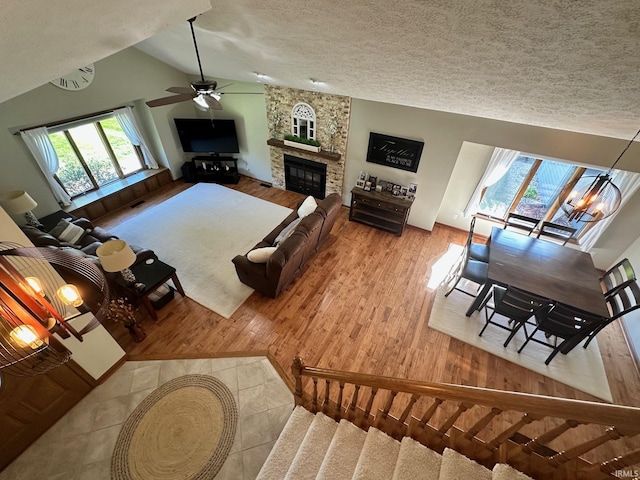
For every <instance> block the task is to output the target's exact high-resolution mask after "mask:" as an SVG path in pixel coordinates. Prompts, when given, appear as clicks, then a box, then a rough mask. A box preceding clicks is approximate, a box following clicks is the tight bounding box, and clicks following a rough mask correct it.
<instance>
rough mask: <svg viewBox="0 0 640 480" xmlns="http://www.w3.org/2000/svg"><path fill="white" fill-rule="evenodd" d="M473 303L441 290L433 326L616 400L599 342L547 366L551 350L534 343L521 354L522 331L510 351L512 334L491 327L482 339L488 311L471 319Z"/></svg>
mask: <svg viewBox="0 0 640 480" xmlns="http://www.w3.org/2000/svg"><path fill="white" fill-rule="evenodd" d="M460 283H461V284H462V283H463V282H460ZM471 301H472V298H471V297H469V296H468V295H465V294H463V293H460V292H457V291H454V292H452V293H451V295H449V297H445V296H444V290H443V289H440V290H438V291H437V292H436V298H435V300H434V303H433V309H432V310H431V316H430V317H429V326H430V327H431V328H433V329H435V330H438V331H440V332H443V333H446V334H447V335H449V336H451V337H454V338H457V339H458V340H461V341H463V342H465V343H468V344H470V345H473V346H474V347H478V348H480V349H482V350H484V351H486V352H489V353H492V354H494V355H496V356H498V357H501V358H504V359H505V360H509V361H510V362H513V363H515V364H517V365H520V366H522V367H524V368H528V369H529V370H533V371H534V372H538V373H541V374H542V375H545V376H547V377H549V378H553V379H554V380H557V381H558V382H561V383H564V384H566V385H569V386H571V387H573V388H575V389H577V390H581V391H583V392H586V393H589V394H591V395H593V396H594V397H598V398H601V399H603V400H606V401H608V402H612V401H613V398H612V397H611V390H610V389H609V382H608V381H607V375H606V373H605V371H604V365H603V363H602V357H601V356H600V350H599V348H598V343H597V339H594V340H593V341H592V342H591V343H590V344H589V346H588V347H587V348H586V349H585V348H582V344H580V345H578V346H577V347H576V348H574V349H573V350H572V351H571V352H569V353H568V354H566V355H563V354H562V353H558V355H556V356H555V357H554V359H553V360H552V361H551V363H550V364H549V365H548V366H547V365H545V364H544V361H545V360H546V358H547V357H548V356H549V354H550V353H551V352H552V351H553V350H552V349H551V347H546V346H544V345H540V344H538V343H535V342H533V341H531V342H529V343H528V344H527V346H526V347H524V350H522V353H518V349H519V348H520V346H521V345H522V344H523V343H524V341H525V340H526V337H525V334H524V331H522V330H520V331H519V332H518V333H517V334H516V336H515V337H513V339H512V340H511V342H510V343H509V345H507V347H506V348H505V347H503V346H502V344H503V343H504V342H505V340H506V339H507V337H508V336H509V332H508V331H506V330H503V329H501V328H500V327H496V326H495V325H489V326H488V327H487V329H486V330H485V331H484V333H483V334H482V337H479V336H478V333H480V330H482V327H483V326H484V324H485V316H484V310H481V311H479V312H474V313H473V315H471V317H466V316H465V312H466V310H467V308H468V307H469V305H470V304H471ZM489 314H491V311H489ZM500 318H501V317H500V316H499V315H496V316H495V317H494V320H499V319H500ZM502 318H504V317H502ZM505 320H506V319H505ZM505 323H506V321H505ZM527 329H528V331H529V332H531V331H532V329H533V327H530V326H527Z"/></svg>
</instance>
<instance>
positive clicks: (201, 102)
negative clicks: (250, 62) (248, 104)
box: [146, 17, 260, 110]
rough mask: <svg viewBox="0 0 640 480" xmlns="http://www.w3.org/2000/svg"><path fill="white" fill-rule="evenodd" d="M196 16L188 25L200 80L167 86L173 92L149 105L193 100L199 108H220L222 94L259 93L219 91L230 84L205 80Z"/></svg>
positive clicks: (168, 90) (156, 105) (149, 102)
mask: <svg viewBox="0 0 640 480" xmlns="http://www.w3.org/2000/svg"><path fill="white" fill-rule="evenodd" d="M195 19H196V17H193V18H190V19H189V26H190V27H191V36H192V37H193V46H194V47H195V50H196V58H197V59H198V68H199V70H200V80H196V81H194V82H191V87H169V88H167V90H166V91H167V92H171V93H175V94H176V95H172V96H170V97H163V98H157V99H156V100H150V101H148V102H146V103H147V105H148V106H150V107H159V106H162V105H171V104H172V103H178V102H185V101H187V100H193V101H194V102H195V104H196V106H197V107H198V108H199V109H200V110H209V109H212V110H222V104H221V103H220V98H221V97H222V95H224V94H231V93H233V94H241V95H248V94H260V92H221V91H220V90H221V89H223V88H225V87H228V86H229V85H231V84H230V83H229V84H228V85H224V86H222V87H220V88H217V87H218V82H216V81H213V80H205V79H204V74H203V73H202V64H201V63H200V53H199V52H198V43H197V42H196V34H195V32H194V30H193V22H194V21H195Z"/></svg>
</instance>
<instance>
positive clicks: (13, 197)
mask: <svg viewBox="0 0 640 480" xmlns="http://www.w3.org/2000/svg"><path fill="white" fill-rule="evenodd" d="M0 205H1V206H2V208H4V209H5V211H6V212H7V213H9V214H13V215H19V214H21V213H26V212H29V211H31V210H33V209H34V208H36V207H37V206H38V204H37V203H36V201H35V200H34V199H33V198H31V196H30V195H29V194H28V193H27V192H25V191H24V190H11V191H10V192H6V193H3V194H2V195H0Z"/></svg>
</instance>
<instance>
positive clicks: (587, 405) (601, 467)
mask: <svg viewBox="0 0 640 480" xmlns="http://www.w3.org/2000/svg"><path fill="white" fill-rule="evenodd" d="M291 371H292V373H293V376H294V381H295V385H294V395H295V400H296V405H302V406H303V407H305V408H307V409H308V410H310V411H311V412H313V413H316V412H318V411H321V412H323V413H324V414H326V415H328V416H330V417H332V418H334V419H335V420H336V421H339V420H341V419H346V420H348V421H351V422H352V423H354V424H355V425H357V426H358V427H360V428H362V429H363V430H368V428H369V427H375V428H378V429H380V430H382V431H384V432H385V433H387V434H388V435H390V436H391V437H393V438H396V439H398V440H401V439H402V437H404V436H409V437H411V438H413V439H415V440H417V441H418V442H420V443H422V444H423V445H425V446H427V447H429V448H431V449H433V450H436V451H438V452H440V453H441V452H442V451H443V450H444V448H445V447H448V448H452V449H454V450H456V451H458V452H460V453H462V454H463V455H466V456H467V457H469V458H472V459H473V460H476V461H477V462H479V463H481V464H483V465H485V466H486V467H488V468H492V467H493V465H495V464H496V463H509V464H511V465H512V466H513V467H515V468H517V469H518V470H520V471H522V472H524V473H526V474H528V475H530V476H531V477H533V478H539V479H543V478H544V479H574V478H575V479H585V480H596V479H610V478H620V477H626V478H634V477H633V476H634V475H636V476H637V475H638V472H639V471H640V469H638V468H636V469H634V468H632V466H633V465H635V464H637V463H640V448H638V447H637V446H634V445H633V443H634V442H635V443H636V445H640V443H639V442H637V440H639V439H640V437H636V435H638V434H639V433H640V408H634V407H625V406H620V405H608V404H603V403H596V402H587V401H581V400H570V399H563V398H556V397H546V396H541V395H531V394H526V393H519V392H508V391H501V390H492V389H486V388H479V387H468V386H463V385H451V384H439V383H429V382H418V381H412V380H405V379H399V378H391V377H383V376H376V375H368V374H359V373H353V372H345V371H339V370H329V369H323V368H312V367H307V366H305V365H304V362H303V361H302V359H301V358H300V357H296V358H295V359H294V361H293V364H292V366H291ZM305 377H306V378H310V379H311V381H312V389H311V392H307V391H305V390H304V389H303V378H305ZM319 383H320V386H319V385H318V384H319ZM322 383H324V393H321V392H320V390H321V389H322ZM336 387H337V388H336ZM345 387H347V388H348V390H349V391H352V393H351V395H350V398H345V393H344V392H345ZM363 387H365V388H366V389H367V390H369V395H368V396H366V398H361V395H362V394H363ZM399 397H403V398H407V397H408V400H406V402H405V403H404V404H399V402H398V401H397V399H398V398H399ZM418 405H420V406H421V408H418V407H417V406H418ZM375 406H379V408H375ZM445 407H447V408H445ZM479 408H482V409H483V410H485V411H486V413H485V414H484V415H482V414H480V415H478V414H477V413H476V414H474V415H473V416H472V417H471V418H472V421H471V422H469V421H467V422H463V421H461V420H464V419H465V414H466V413H467V412H470V411H472V410H477V409H479ZM507 414H509V415H507ZM508 416H510V417H512V418H515V420H512V419H508V420H506V419H505V417H508ZM477 417H480V418H477ZM499 419H500V420H501V421H502V422H501V423H499V422H497V421H498V420H499ZM465 423H466V424H467V426H465ZM469 423H470V426H468V425H469ZM496 424H498V426H497V427H496ZM549 424H551V425H550V426H549ZM505 425H506V426H505ZM530 425H533V426H537V427H538V428H537V429H536V430H535V433H536V434H535V436H534V437H533V438H531V437H529V436H527V435H526V434H525V433H524V431H527V428H529V429H530V428H531V427H530ZM579 426H591V427H587V432H582V431H581V432H580V434H579V435H573V436H572V435H570V434H567V435H563V434H565V433H567V432H570V431H571V430H573V429H575V428H576V427H579ZM492 427H493V428H492ZM488 432H489V435H488V436H487V435H486V434H487V433H488ZM483 434H484V435H483ZM481 437H485V438H481ZM567 437H569V438H567ZM576 437H577V438H576ZM634 437H636V438H634ZM560 439H561V440H562V442H561V444H562V445H563V448H562V449H561V450H560V451H557V450H555V449H554V448H553V447H552V446H551V445H550V444H552V442H554V441H559V440H560ZM620 439H623V440H626V441H627V443H628V444H629V443H630V444H631V445H628V444H625V445H619V444H620V443H621V441H620ZM629 439H631V440H629ZM612 442H617V443H616V444H614V445H609V446H610V447H611V448H610V449H609V451H615V452H616V453H615V456H614V457H613V458H605V459H599V460H597V461H595V462H594V461H587V460H586V459H585V458H584V457H583V456H584V455H585V454H588V453H589V454H592V455H595V454H596V453H597V452H598V450H597V449H598V448H600V447H602V446H603V445H607V444H610V443H612ZM567 443H570V445H569V446H567V447H565V445H566V444H567ZM623 443H624V442H623ZM622 448H625V449H626V450H627V451H624V452H623V451H621V449H622Z"/></svg>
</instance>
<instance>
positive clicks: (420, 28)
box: [138, 0, 640, 139]
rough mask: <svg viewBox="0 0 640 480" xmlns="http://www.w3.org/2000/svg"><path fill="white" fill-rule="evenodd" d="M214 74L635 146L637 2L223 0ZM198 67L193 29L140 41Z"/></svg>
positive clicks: (209, 17)
mask: <svg viewBox="0 0 640 480" xmlns="http://www.w3.org/2000/svg"><path fill="white" fill-rule="evenodd" d="M212 4H213V9H212V10H210V11H209V12H207V13H205V14H204V15H202V16H201V17H199V18H198V20H197V21H196V23H195V25H196V35H197V39H198V43H199V46H200V52H201V56H202V63H203V68H204V70H205V74H206V75H210V76H216V77H221V78H229V79H235V80H245V81H255V80H256V77H255V75H253V74H252V72H260V73H264V74H266V75H269V77H270V78H269V79H268V80H266V81H267V82H269V83H272V84H277V85H284V86H291V87H297V88H302V89H312V88H313V87H312V85H311V84H310V82H309V79H310V78H314V79H317V80H320V81H322V82H324V85H323V86H321V87H317V88H318V89H319V90H324V91H327V92H331V93H337V94H342V95H348V96H352V97H355V98H362V99H368V100H376V101H381V102H390V103H397V104H401V105H411V106H415V107H422V108H429V109H434V110H443V111H448V112H455V113H462V114H467V115H474V116H480V117H488V118H493V119H500V120H507V121H512V122H518V123H525V124H531V125H538V126H544V127H551V128H559V129H564V130H571V131H577V132H584V133H592V134H598V135H605V136H612V137H620V138H625V139H629V138H631V137H632V136H633V134H634V133H635V132H636V131H637V129H638V128H639V127H640V116H639V115H638V112H640V108H639V107H640V89H639V88H638V86H639V79H640V54H639V52H640V48H639V47H640V25H639V22H640V0H579V1H576V0H536V1H531V0H429V1H426V0H422V1H405V0H399V1H395V2H390V1H388V0H368V1H359V2H349V1H339V0H324V1H308V0H299V1H297V2H291V1H288V0H287V1H285V0H263V1H256V0H220V1H214V2H212ZM138 47H139V48H140V49H142V50H143V51H145V52H147V53H149V54H152V55H154V56H156V57H158V58H160V59H162V60H164V61H166V62H167V63H170V64H172V65H175V66H177V67H178V68H180V69H182V70H184V71H188V72H190V73H196V72H197V69H196V67H197V65H196V61H195V58H194V55H193V53H192V52H193V47H192V45H191V35H190V32H189V29H188V23H187V22H185V23H184V24H183V25H182V27H180V28H176V29H173V30H171V31H167V32H163V33H161V34H159V35H156V36H154V37H152V38H150V39H148V40H146V41H145V42H143V43H142V44H141V45H139V46H138Z"/></svg>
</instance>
